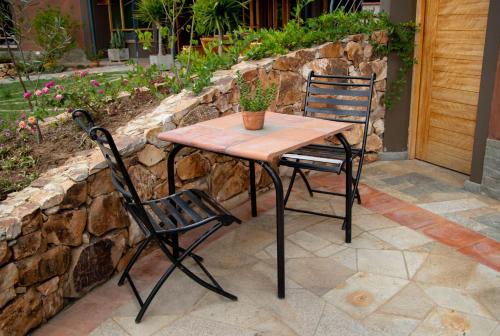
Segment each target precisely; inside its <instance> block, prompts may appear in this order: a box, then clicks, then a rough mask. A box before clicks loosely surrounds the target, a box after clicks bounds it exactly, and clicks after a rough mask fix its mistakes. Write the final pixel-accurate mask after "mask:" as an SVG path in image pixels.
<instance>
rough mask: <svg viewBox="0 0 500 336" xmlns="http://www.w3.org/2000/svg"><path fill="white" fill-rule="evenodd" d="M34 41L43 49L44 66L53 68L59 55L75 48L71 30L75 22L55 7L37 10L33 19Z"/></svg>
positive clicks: (59, 57)
mask: <svg viewBox="0 0 500 336" xmlns="http://www.w3.org/2000/svg"><path fill="white" fill-rule="evenodd" d="M33 23H34V27H35V30H36V42H37V43H38V45H39V46H40V47H41V48H42V49H43V57H44V61H45V63H44V67H45V68H46V69H51V68H53V67H54V66H55V65H56V64H57V62H58V61H59V60H60V59H61V57H62V56H63V55H64V54H65V53H67V52H68V51H70V50H71V49H73V48H75V46H76V43H75V39H74V37H73V32H74V29H75V27H76V26H77V23H76V22H74V20H73V19H72V18H71V17H70V16H69V15H67V14H63V13H61V11H60V10H59V9H56V8H51V7H49V8H46V9H44V10H41V11H39V12H38V13H37V14H36V16H35V19H34V22H33Z"/></svg>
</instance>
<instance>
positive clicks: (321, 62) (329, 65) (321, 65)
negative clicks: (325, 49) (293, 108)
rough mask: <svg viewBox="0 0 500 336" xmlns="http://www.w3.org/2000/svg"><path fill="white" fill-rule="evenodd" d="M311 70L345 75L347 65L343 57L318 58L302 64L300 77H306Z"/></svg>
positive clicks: (325, 73) (326, 73)
mask: <svg viewBox="0 0 500 336" xmlns="http://www.w3.org/2000/svg"><path fill="white" fill-rule="evenodd" d="M311 71H314V73H316V74H320V75H347V74H348V71H349V65H348V63H347V61H346V60H345V59H343V58H333V59H329V58H319V59H315V60H314V61H311V62H309V63H306V64H304V66H303V67H302V71H301V74H302V78H303V79H307V77H308V76H309V73H310V72H311ZM296 101H297V98H295V99H294V100H292V101H291V102H290V104H293V103H295V102H296Z"/></svg>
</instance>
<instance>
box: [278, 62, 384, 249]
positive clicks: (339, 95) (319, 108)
mask: <svg viewBox="0 0 500 336" xmlns="http://www.w3.org/2000/svg"><path fill="white" fill-rule="evenodd" d="M374 82H375V75H372V76H371V77H353V76H336V75H316V74H315V73H314V72H313V71H311V73H310V74H309V77H308V79H307V90H306V98H305V104H304V116H308V117H316V118H322V119H328V120H334V121H338V122H346V123H355V124H363V125H364V128H363V140H362V143H361V146H360V147H359V148H353V147H352V146H351V145H350V144H349V143H348V142H347V140H346V139H345V137H344V136H343V135H342V134H339V135H337V136H336V137H337V138H338V140H339V141H340V143H341V145H342V146H336V145H328V144H313V145H308V146H305V147H302V148H299V149H297V150H295V151H293V152H290V153H287V154H284V155H283V156H282V158H281V160H280V162H279V164H280V165H282V166H287V167H292V168H293V173H292V177H291V180H290V184H289V186H288V190H287V192H286V195H285V200H284V201H285V209H286V210H291V211H298V212H303V213H308V214H313V215H319V216H325V217H331V218H339V219H343V220H344V223H343V225H342V227H343V229H345V231H346V242H348V243H349V242H350V241H351V221H350V218H351V213H352V212H351V211H352V205H353V203H354V199H355V198H357V199H358V203H360V204H361V196H360V194H359V191H358V184H359V180H360V178H361V171H362V168H363V159H364V154H365V147H366V139H367V136H368V125H369V124H368V121H369V119H370V110H371V100H372V94H373V85H374ZM349 157H350V158H351V160H346V158H349ZM355 158H359V162H358V168H357V171H356V174H355V176H352V173H351V171H352V169H351V168H352V164H353V160H354V159H355ZM302 169H309V170H315V171H323V172H331V173H336V174H339V175H340V173H342V172H345V173H346V192H345V193H338V192H331V191H325V190H319V189H313V188H312V187H311V185H310V184H309V181H308V180H307V177H306V175H305V174H304V172H303V171H302ZM297 174H299V175H300V176H301V177H302V179H303V180H304V182H305V185H306V187H307V190H308V192H309V195H310V196H311V197H313V195H314V193H321V194H328V195H335V196H343V197H345V198H346V213H345V216H339V215H334V214H327V213H320V212H315V211H310V210H307V209H296V208H290V207H287V206H286V204H287V202H288V199H289V197H290V193H291V191H292V188H293V185H294V182H295V178H296V176H297Z"/></svg>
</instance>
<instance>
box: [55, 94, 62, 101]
mask: <svg viewBox="0 0 500 336" xmlns="http://www.w3.org/2000/svg"><path fill="white" fill-rule="evenodd" d="M55 98H56V100H57V101H58V102H60V101H61V100H62V99H63V95H62V94H60V93H58V94H56V96H55Z"/></svg>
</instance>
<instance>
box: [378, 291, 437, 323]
mask: <svg viewBox="0 0 500 336" xmlns="http://www.w3.org/2000/svg"><path fill="white" fill-rule="evenodd" d="M434 306H435V304H434V302H433V301H432V300H431V299H429V298H428V297H427V295H426V294H425V292H424V291H423V290H422V289H421V288H420V287H419V286H417V285H415V284H414V283H409V284H408V285H407V286H406V287H404V288H403V289H402V290H401V291H399V292H398V293H397V294H396V295H394V296H393V297H392V298H391V299H390V300H389V301H387V302H386V303H385V304H384V305H382V307H380V309H379V312H383V313H388V314H393V315H401V316H406V317H409V318H413V319H417V320H421V319H423V318H425V317H426V316H427V314H428V313H429V312H430V311H431V309H432V308H433V307H434Z"/></svg>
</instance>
